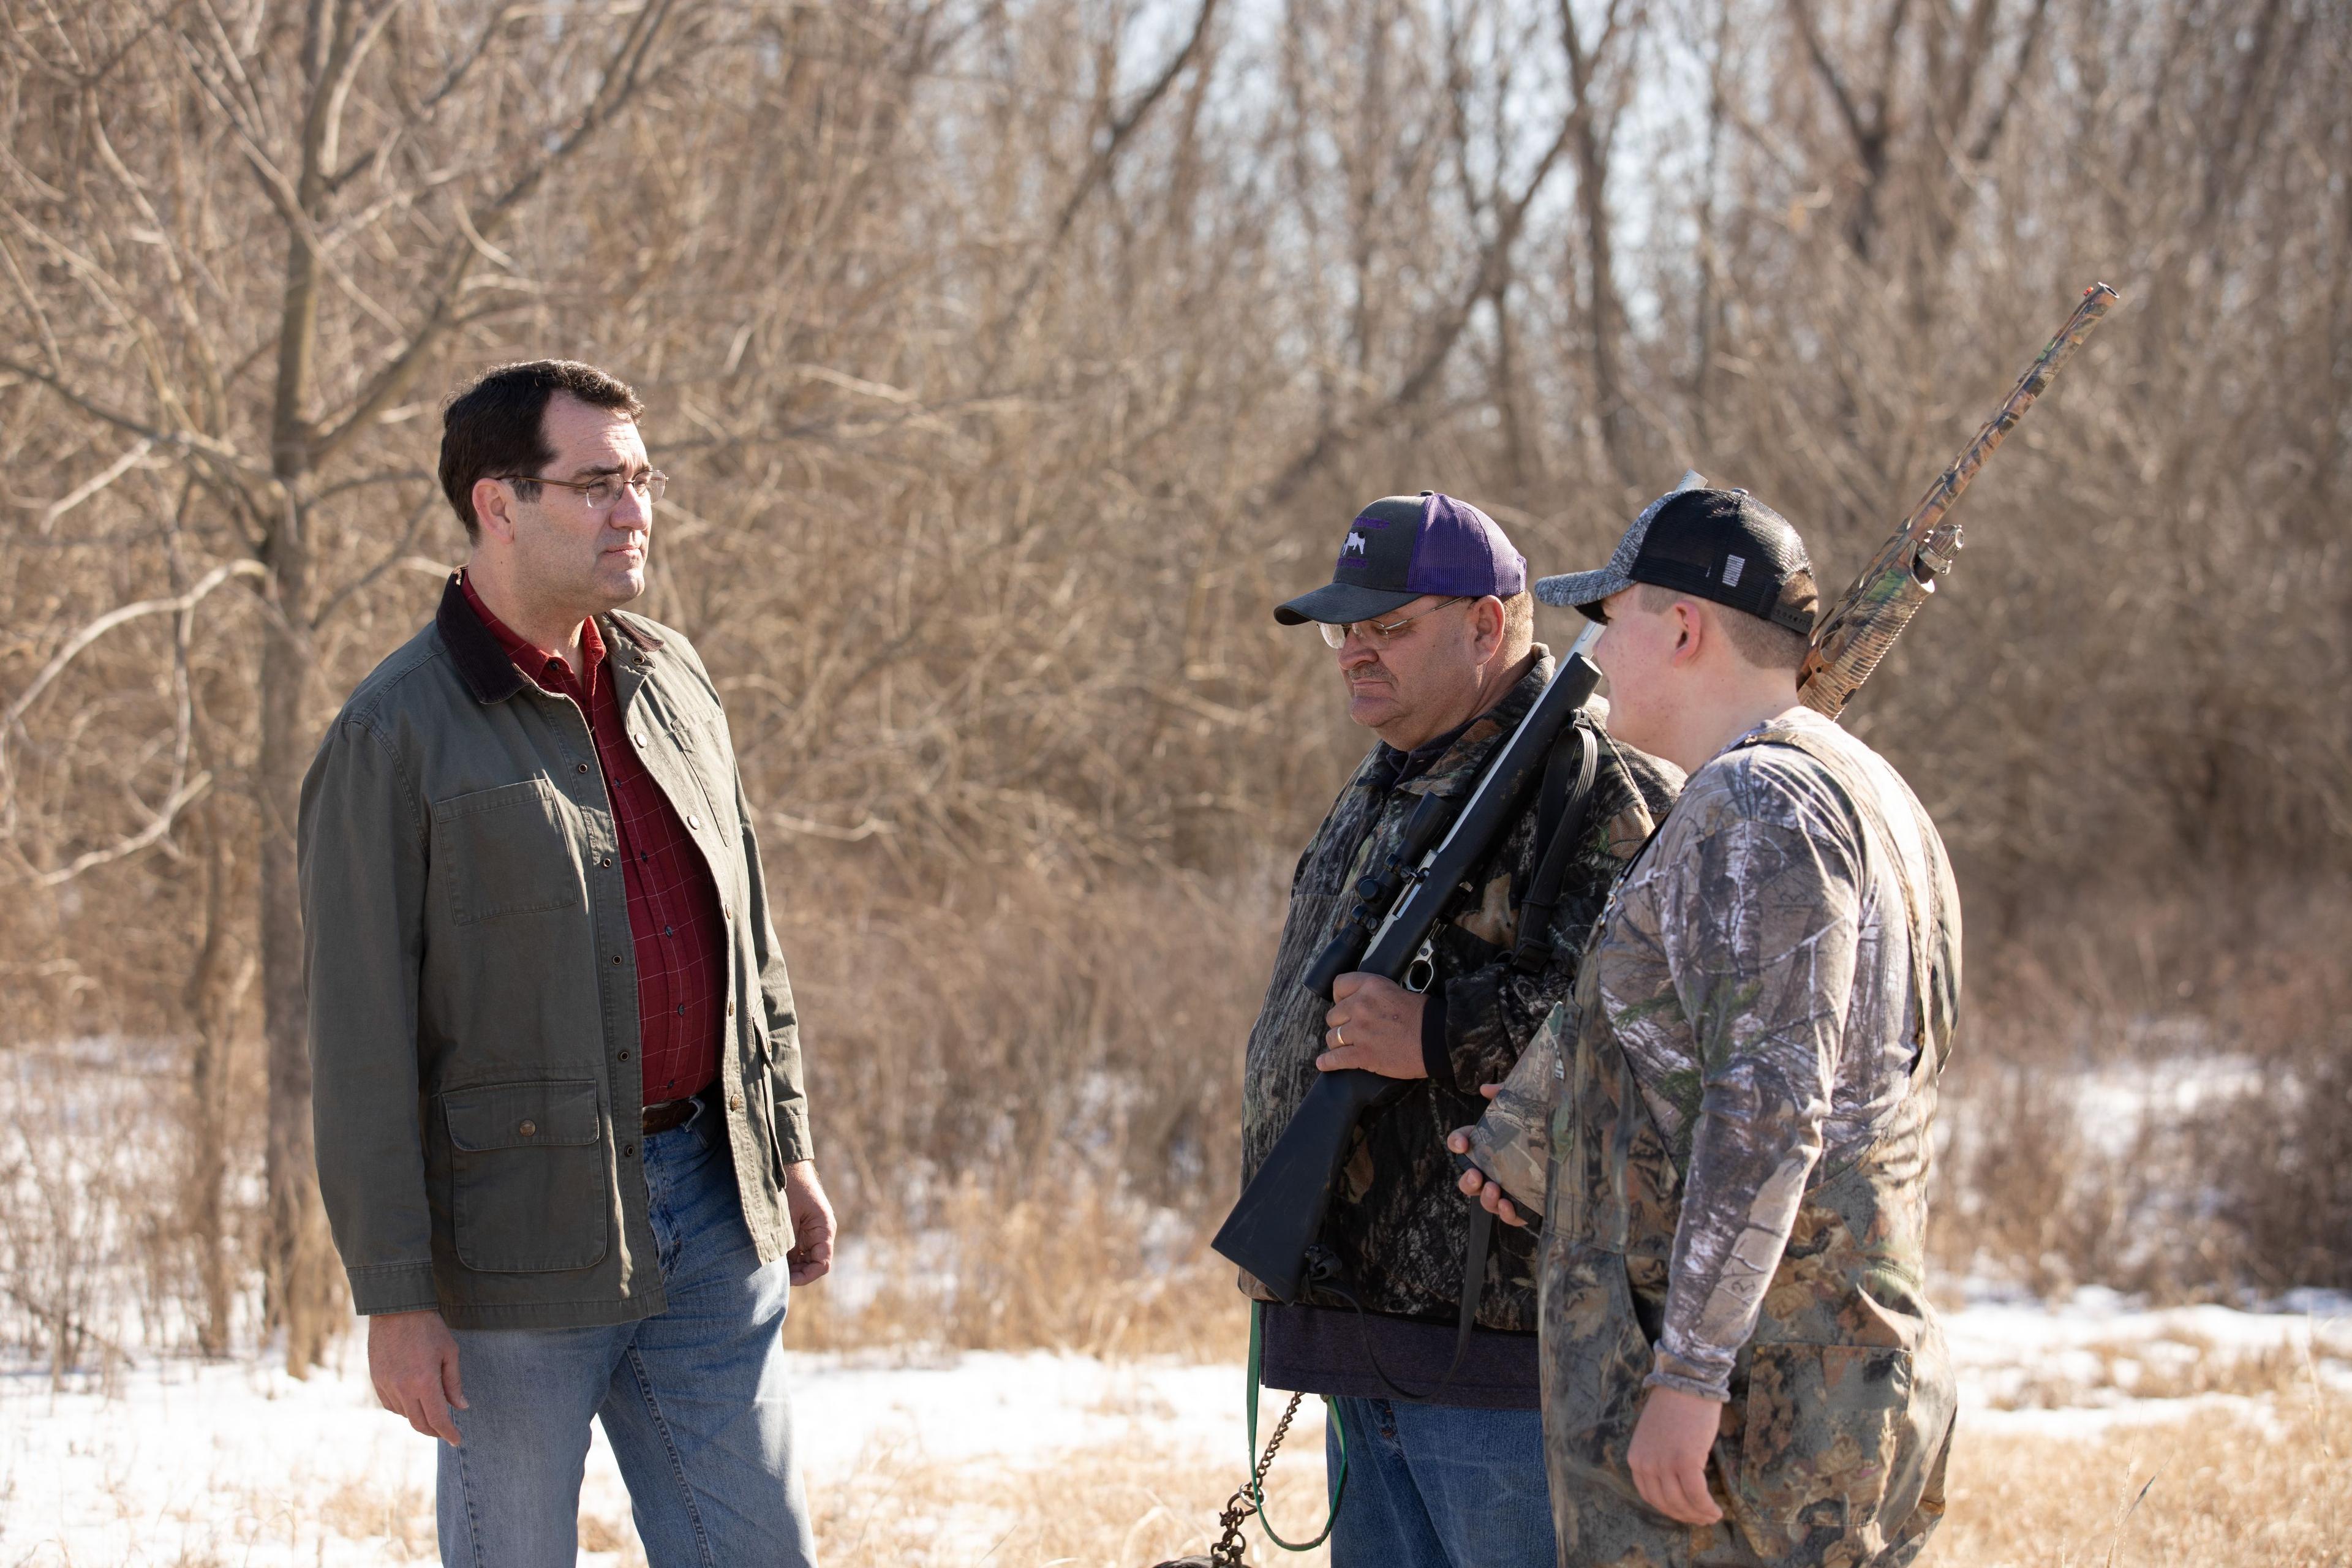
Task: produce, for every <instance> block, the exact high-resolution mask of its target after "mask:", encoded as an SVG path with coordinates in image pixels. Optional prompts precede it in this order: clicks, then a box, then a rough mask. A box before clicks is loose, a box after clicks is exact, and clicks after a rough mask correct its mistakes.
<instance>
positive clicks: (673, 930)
mask: <svg viewBox="0 0 2352 1568" xmlns="http://www.w3.org/2000/svg"><path fill="white" fill-rule="evenodd" d="M662 935H664V936H676V935H677V927H675V926H664V927H662Z"/></svg>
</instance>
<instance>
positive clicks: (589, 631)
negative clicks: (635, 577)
mask: <svg viewBox="0 0 2352 1568" xmlns="http://www.w3.org/2000/svg"><path fill="white" fill-rule="evenodd" d="M457 585H458V587H459V588H461V589H463V590H464V592H465V595H466V603H467V605H470V606H472V608H473V611H474V614H476V615H477V616H480V617H481V618H482V625H483V626H484V627H485V628H487V629H488V632H489V634H490V635H491V636H492V637H496V638H498V640H499V647H502V648H504V649H506V652H507V657H508V658H510V659H512V660H514V665H515V668H517V669H520V670H521V671H522V672H523V674H525V675H527V676H529V677H530V679H531V680H532V681H533V682H534V683H536V684H537V685H538V687H539V688H540V689H541V690H542V691H551V690H556V689H559V688H560V687H561V685H562V683H563V682H565V681H568V680H570V679H572V665H571V662H570V661H569V660H568V659H566V658H564V657H563V656H562V654H560V653H550V652H549V651H548V650H547V649H545V648H543V647H540V646H539V645H538V644H537V643H535V642H532V641H530V639H529V638H527V637H523V636H522V635H521V634H520V633H519V632H517V631H516V630H515V629H514V628H513V627H511V626H508V625H507V624H506V622H504V621H502V620H500V619H499V617H498V616H496V615H494V614H492V613H491V611H490V607H489V605H486V604H484V603H483V602H482V596H481V595H479V594H478V593H476V592H475V591H474V584H473V579H472V577H471V575H470V574H467V573H464V572H460V573H459V574H457ZM580 655H581V658H580V668H581V679H580V684H581V685H582V686H583V688H585V689H589V690H593V689H595V684H596V667H597V666H599V665H601V664H602V663H604V637H603V635H602V634H601V633H599V632H598V631H597V630H596V618H595V617H594V616H589V617H588V618H587V619H586V620H584V621H583V622H581V623H580Z"/></svg>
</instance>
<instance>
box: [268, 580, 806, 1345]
mask: <svg viewBox="0 0 2352 1568" xmlns="http://www.w3.org/2000/svg"><path fill="white" fill-rule="evenodd" d="M598 625H599V626H600V627H601V628H602V629H603V631H604V640H605V645H606V647H607V648H608V649H609V650H610V651H609V653H608V655H607V663H606V665H605V670H606V673H607V675H608V677H609V678H610V679H613V680H614V682H615V683H616V684H615V687H614V691H615V694H616V695H617V696H618V698H619V699H620V704H621V712H622V715H623V717H624V719H625V721H626V722H627V724H628V729H629V733H630V734H631V736H632V737H633V738H635V741H636V742H637V744H638V745H639V747H640V748H641V749H642V750H643V752H644V754H645V759H646V767H647V768H648V769H649V770H650V771H651V773H652V774H653V776H654V780H655V782H656V784H659V785H660V787H661V790H662V793H663V794H664V795H667V797H668V799H669V802H670V804H671V805H672V806H674V807H675V808H676V809H677V815H678V818H679V820H680V821H681V822H683V823H684V824H685V826H686V827H687V830H688V833H689V834H690V835H691V836H692V837H693V839H694V841H695V843H696V844H697V845H698V846H699V847H701V849H702V852H703V854H704V856H705V857H706V858H708V860H709V865H710V872H711V877H712V879H713V881H714V882H715V883H716V885H717V887H718V889H719V904H720V907H721V910H722V914H723V916H724V921H725V925H726V929H727V968H726V973H727V1006H726V1018H727V1021H728V1026H729V1027H728V1033H727V1037H726V1038H725V1039H724V1040H723V1041H722V1042H721V1047H720V1051H719V1067H720V1088H721V1089H722V1090H723V1093H724V1096H725V1102H726V1107H727V1131H728V1137H729V1140H730V1143H731V1144H732V1147H733V1153H734V1163H735V1170H736V1176H737V1185H738V1186H739V1188H740V1191H741V1193H742V1200H743V1217H744V1220H745V1222H746V1223H747V1225H748V1226H750V1229H751V1239H752V1242H753V1244H754V1245H755V1246H756V1247H758V1249H759V1255H760V1258H761V1261H762V1262H763V1263H765V1262H772V1261H773V1260H774V1259H776V1258H780V1257H782V1255H783V1254H784V1253H785V1252H786V1251H788V1250H789V1249H790V1248H791V1247H792V1245H793V1226H792V1221H791V1219H790V1217H789V1216H788V1215H787V1214H786V1212H785V1206H784V1202H783V1197H782V1169H783V1167H784V1166H785V1165H786V1164H789V1163H793V1162H796V1161H800V1160H805V1159H807V1158H808V1157H809V1153H810V1147H809V1133H808V1116H807V1100H806V1098H805V1096H804V1095H803V1090H802V1079H801V1054H800V1031H799V1025H798V1020H797V1018H796V1017H795V1016H794V1012H793V993H792V986H791V984H790V982H789V981H788V980H787V979H786V978H785V973H784V961H783V956H782V953H780V952H778V951H777V946H776V933H775V929H774V927H773V926H772V924H771V923H770V921H769V918H768V902H767V893H766V890H765V888H764V886H763V884H762V881H761V870H760V850H759V845H758V843H757V841H756V840H755V839H754V837H753V836H752V831H751V821H750V818H749V814H748V812H747V811H746V809H745V805H744V800H743V792H742V785H741V782H740V780H739V779H738V778H737V776H736V772H735V752H734V748H733V746H732V744H731V743H730V741H729V739H728V733H727V719H726V715H725V713H724V712H723V711H722V710H721V709H720V707H719V693H718V691H717V690H716V689H714V688H713V687H712V685H711V683H710V677H709V675H708V674H707V673H705V672H704V670H703V668H702V661H701V660H700V659H699V658H696V657H695V653H694V650H693V649H692V648H691V647H688V646H687V642H686V639H685V638H683V637H679V636H678V635H677V633H675V632H673V631H670V630H669V629H667V627H664V626H657V625H656V624H655V623H654V622H652V621H648V620H646V619H645V618H643V617H642V616H630V615H624V614H621V613H618V612H615V613H614V614H612V615H609V616H604V617H602V618H601V619H600V620H599V622H598ZM299 832H300V856H301V886H302V915H303V922H302V923H303V968H304V974H305V978H306V980H307V983H308V985H309V991H310V1070H311V1092H310V1103H311V1115H312V1121H313V1126H314V1128H315V1131H316V1133H317V1141H318V1161H319V1184H320V1192H321V1194H323V1196H324V1198H325V1200H326V1207H327V1217H328V1220H329V1222H330V1223H331V1226H333V1229H334V1236H335V1246H336V1247H337V1249H338V1250H339V1251H341V1254H342V1258H343V1267H344V1268H345V1269H346V1270H347V1271H348V1273H349V1275H350V1278H351V1286H352V1302H353V1304H354V1305H355V1306H356V1307H357V1308H358V1310H360V1311H361V1312H362V1313H374V1312H400V1311H410V1310H417V1309H422V1308H428V1307H438V1308H439V1309H440V1310H441V1313H442V1315H443V1316H444V1317H445V1318H446V1319H447V1320H448V1321H449V1322H450V1324H451V1325H452V1326H454V1327H458V1328H477V1329H481V1328H569V1327H578V1326H584V1325H589V1324H597V1323H614V1322H624V1321H630V1320H632V1319H636V1318H643V1317H649V1316H651V1315H652V1314H654V1313H656V1312H659V1311H661V1310H663V1307H664V1305H665V1302H664V1299H663V1294H662V1280H661V1269H660V1267H659V1264H658V1262H657V1260H656V1253H655V1246H654V1234H653V1230H652V1227H651V1226H650V1225H649V1224H648V1223H647V1221H646V1183H645V1174H644V1172H643V1170H642V1168H641V1167H640V1165H639V1163H638V1141H639V1140H638V1134H637V1122H638V1113H639V1111H640V1110H642V1109H643V1099H644V1093H643V1089H644V1085H643V1080H642V1079H641V1078H640V1077H639V1073H640V1066H639V1063H638V1061H637V976H636V955H635V945H634V943H633V942H632V941H631V938H630V933H629V911H628V896H627V893H626V891H625V887H624V885H623V882H622V874H621V868H620V867H619V865H618V864H617V862H616V858H615V857H616V853H617V849H616V844H615V839H614V826H613V813H612V806H611V803H610V801H609V800H608V799H607V797H606V795H605V793H604V772H603V770H602V769H601V768H600V767H599V766H598V765H597V760H596V748H595V743H594V742H593V739H592V737H591V736H590V733H589V730H588V721H587V720H586V718H585V716H584V715H583V714H582V712H581V711H580V709H579V708H578V706H577V705H575V704H574V703H573V702H572V701H571V700H569V699H567V698H562V697H557V696H551V695H550V694H548V693H547V692H544V691H542V690H541V689H540V688H539V687H538V686H537V685H536V684H534V683H533V682H531V681H530V680H529V679H525V678H524V676H523V674H522V672H521V671H520V670H519V669H517V668H515V666H514V664H513V662H512V661H511V660H510V659H509V658H508V657H507V655H506V652H505V650H504V649H503V648H502V647H499V642H498V640H497V638H496V637H493V636H492V635H491V633H490V631H489V628H488V627H487V626H484V625H483V624H482V621H481V618H480V617H479V616H477V615H476V614H475V613H474V612H473V609H472V607H471V606H470V605H467V602H466V599H465V595H464V593H463V591H462V590H461V589H460V588H459V586H458V584H457V580H456V579H455V578H452V579H451V581H450V584H449V587H448V589H447V591H446V593H444V594H443V595H442V599H441V606H440V610H439V612H438V613H437V614H436V616H435V617H434V621H433V624H432V625H431V626H426V627H425V629H424V630H423V631H421V632H419V633H417V634H416V636H415V637H412V638H411V639H410V640H409V642H408V644H407V645H406V646H405V647H402V648H401V649H400V650H399V651H398V652H396V653H394V655H393V656H392V657H391V658H387V659H385V660H384V661H383V663H382V664H381V665H378V666H377V667H376V668H375V670H374V672H373V674H371V675H370V676H369V677H368V678H367V679H365V680H363V681H362V682H361V683H360V686H359V689H357V690H356V691H354V692H352V696H351V700H349V701H347V702H346V703H344V705H343V710H342V711H341V713H339V714H337V715H336V717H335V721H334V723H333V725H332V726H331V728H330V729H329V731H327V737H326V740H325V741H324V742H323V743H321V744H320V748H319V754H318V757H317V759H316V760H315V761H314V762H312V763H311V764H310V774H309V776H308V777H306V778H305V779H304V780H303V781H302V805H301V820H300V828H299Z"/></svg>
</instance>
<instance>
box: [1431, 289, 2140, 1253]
mask: <svg viewBox="0 0 2352 1568" xmlns="http://www.w3.org/2000/svg"><path fill="white" fill-rule="evenodd" d="M2119 299H2120V296H2119V295H2117V294H2116V291H2115V290H2114V289H2110V288H2108V287H2107V286H2106V285H2105V284H2104V283H2094V284H2092V285H2091V286H2090V287H2089V288H2088V289H2084V290H2083V302H2082V303H2081V304H2079V305H2077V306H2076V307H2075V308H2074V314H2073V315H2072V316H2069V317H2068V318H2067V319H2066V324H2065V325H2064V326H2063V327H2061V328H2060V329H2059V330H2058V335H2057V336H2056V337H2054V338H2053V339H2051V340H2050V342H2049V344H2048V346H2046V347H2045V348H2043V349H2042V353H2040V354H2039V355H2038V356H2037V357H2036V358H2035V359H2034V362H2033V363H2032V365H2031V366H2030V367H2029V368H2028V369H2027V370H2026V373H2025V374H2024V375H2022V376H2021V377H2020V378H2019V379H2018V383H2017V385H2016V386H2015V387H2014V388H2012V389H2011V392H2010V395H2009V396H2008V397H2007V398H2005V399H2004V400H2003V401H2002V403H2001V405H2000V407H1999V408H1998V409H1996V410H1995V411H1994V412H1993V416H1992V417H1991V418H1990V420H1988V421H1986V423H1985V426H1984V428H1983V429H1981V430H1979V431H1978V432H1977V433H1976V437H1975V438H1974V439H1972V440H1971V441H1969V444H1968V445H1967V446H1966V447H1962V448H1961V450H1960V455H1959V456H1958V457H1957V458H1953V459H1952V466H1951V467H1950V468H1946V469H1945V470H1944V471H1943V473H1942V475H1941V476H1940V477H1938V478H1937V480H1936V482H1935V483H1934V484H1932V485H1930V486H1928V487H1927V494H1926V495H1925V496H1923V497H1921V498H1920V500H1919V504H1918V505H1917V506H1916V507H1914V508H1913V509H1912V511H1911V515H1910V516H1909V517H1908V518H1906V519H1905V520H1904V523H1903V526H1902V527H1901V528H1899V529H1897V530H1896V531H1895V537H1894V538H1892V539H1890V540H1888V541H1887V542H1886V543H1885V545H1884V546H1883V547H1881V549H1880V550H1879V552H1878V554H1877V555H1876V557H1875V558H1874V559H1873V560H1872V561H1871V563H1870V564H1869V565H1867V566H1865V567H1864V568H1863V571H1862V574H1861V575H1860V576H1859V577H1856V578H1855V579H1854V581H1853V586H1852V587H1850V588H1848V589H1847V590H1846V591H1845V593H1844V595H1842V596H1841V597H1840V598H1839V600H1838V602H1837V603H1836V604H1835V605H1832V606H1831V607H1830V609H1829V611H1828V613H1826V614H1825V615H1823V616H1822V618H1821V620H1820V622H1819V623H1818V624H1817V625H1816V626H1814V627H1813V636H1812V647H1811V649H1810V650H1809V651H1808V652H1807V653H1806V655H1805V662H1804V664H1803V666H1802V667H1801V668H1800V669H1799V671H1798V674H1797V680H1798V683H1799V689H1798V697H1799V699H1800V700H1802V701H1803V703H1804V704H1805V706H1806V707H1808V708H1811V709H1812V710H1814V711H1815V712H1817V713H1821V714H1824V715H1826V716H1827V717H1829V718H1832V719H1834V718H1836V717H1837V716H1838V715H1839V714H1840V713H1842V712H1843V711H1844V710H1845V705H1846V703H1847V702H1848V701H1849V700H1852V699H1853V694H1854V692H1855V691H1856V690H1858V689H1861V686H1862V683H1863V682H1864V681H1865V680H1867V679H1870V674H1871V671H1873V670H1874V669H1876V668H1878V661H1879V660H1880V659H1882V658H1885V657H1886V650H1887V649H1888V648H1890V647H1894V646H1895V638H1896V637H1900V636H1901V635H1902V633H1903V628H1904V627H1905V626H1907V625H1909V624H1910V621H1911V617H1912V616H1915V615H1916V614H1918V613H1919V606H1920V605H1924V604H1926V603H1927V597H1928V595H1931V594H1933V593H1934V592H1935V591H1936V579H1937V577H1940V576H1942V575H1943V574H1945V573H1947V572H1948V571H1950V570H1951V569H1952V558H1953V557H1954V556H1955V555H1957V554H1958V553H1959V548H1960V525H1959V524H1958V522H1955V521H1952V519H1951V516H1950V513H1951V510H1952V507H1953V505H1954V504H1955V503H1956V502H1958V500H1959V499H1960V492H1961V491H1963V490H1965V489H1968V488H1969V480H1970V479H1974V478H1976V472H1977V470H1978V469H1979V468H1982V467H1984V460H1985V458H1988V457H1990V456H1991V455H1992V450H1993V448H1994V447H1998V446H2000V443H2001V440H2002V438H2003V437H2006V436H2008V434H2009V432H2010V430H2011V428H2012V427H2013V426H2015V425H2016V424H2017V422H2018V421H2019V420H2020V419H2021V418H2023V417H2024V416H2025V411H2026V410H2027V409H2028V408H2031V407H2032V405H2033V400H2034V399H2035V398H2037V397H2039V396H2041V395H2042V390H2043V389H2044V388H2045V387H2047V386H2048V385H2049V384H2050V380H2051V378H2052V377H2053V376H2054V375H2056V374H2058V372H2059V371H2060V370H2062V369H2063V368H2064V366H2065V363H2066V362H2067V361H2068V360H2070V359H2072V358H2073V357H2074V351H2075V350H2076V349H2078V348H2081V347H2082V346H2083V340H2084V338H2086V337H2088V336H2090V334H2091V329H2092V328H2094V327H2095V326H2097V325H2098V324H2099V321H2100V319H2101V318H2102V317H2104V316H2105V315H2106V313H2107V311H2108V310H2109V309H2110V308H2112V307H2113V306H2114V305H2115V304H2116V301H2117V300H2119ZM1558 1022H1559V1019H1558V1018H1557V1017H1555V1018H1554V1019H1553V1020H1552V1021H1551V1022H1550V1023H1548V1024H1547V1025H1546V1026H1545V1028H1544V1030H1543V1031H1542V1032H1540V1033H1538V1035H1537V1037H1536V1038H1535V1040H1534V1041H1533V1042H1532V1043H1530V1045H1529V1046H1528V1049H1527V1051H1526V1053H1525V1054H1524V1055H1522V1056H1521V1057H1520V1058H1519V1062H1518V1066H1517V1067H1516V1068H1513V1069H1512V1072H1511V1075H1510V1076H1509V1077H1508V1078H1507V1079H1505V1080H1504V1082H1503V1084H1502V1087H1501V1090H1500V1092H1499V1093H1498V1094H1496V1097H1495V1101H1494V1103H1493V1104H1492V1105H1490V1106H1489V1107H1487V1110H1486V1115H1484V1116H1483V1117H1481V1118H1479V1121H1478V1124H1477V1126H1476V1127H1475V1128H1474V1129H1473V1130H1472V1131H1471V1134H1470V1152H1469V1153H1468V1154H1466V1155H1460V1156H1456V1161H1457V1163H1459V1164H1461V1165H1462V1166H1463V1168H1464V1169H1465V1170H1467V1169H1470V1168H1472V1167H1475V1168H1476V1170H1477V1171H1478V1173H1479V1174H1481V1175H1483V1176H1485V1177H1486V1179H1487V1180H1488V1181H1491V1182H1494V1183H1496V1184H1498V1185H1500V1186H1501V1187H1502V1189H1503V1191H1504V1192H1505V1193H1507V1194H1509V1196H1510V1199H1511V1202H1512V1204H1513V1205H1514V1206H1516V1207H1517V1209H1518V1211H1519V1212H1520V1213H1521V1214H1523V1215H1527V1216H1528V1218H1530V1219H1534V1218H1538V1217H1540V1216H1541V1215H1542V1213H1543V1209H1544V1205H1545V1204H1546V1203H1547V1202H1548V1201H1549V1193H1548V1192H1547V1191H1546V1187H1547V1184H1548V1173H1547V1171H1546V1167H1545V1151H1546V1149H1547V1148H1548V1147H1549V1133H1548V1131H1546V1129H1547V1127H1548V1125H1549V1119H1550V1105H1551V1095H1552V1092H1553V1085H1552V1083H1551V1081H1550V1080H1551V1079H1552V1076H1553V1074H1554V1073H1555V1072H1556V1071H1557V1070H1558V1068H1559V1039H1558V1037H1557V1035H1556V1032H1555V1027H1554V1026H1555V1025H1557V1023H1558Z"/></svg>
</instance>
